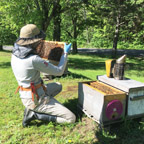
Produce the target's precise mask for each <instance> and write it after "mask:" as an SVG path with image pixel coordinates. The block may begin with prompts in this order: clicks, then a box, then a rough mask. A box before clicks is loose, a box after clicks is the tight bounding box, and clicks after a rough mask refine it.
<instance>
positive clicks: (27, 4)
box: [0, 0, 144, 51]
mask: <svg viewBox="0 0 144 144" xmlns="http://www.w3.org/2000/svg"><path fill="white" fill-rule="evenodd" d="M143 6H144V2H143V1H142V0H137V1H135V0H130V1H128V0H126V1H124V0H117V1H115V0H103V1H101V0H89V1H88V0H73V1H72V0H66V1H63V0H55V1H53V0H43V1H42V0H34V1H29V0H7V1H6V0H1V1H0V45H13V43H14V41H15V40H16V39H17V37H18V36H19V31H20V28H21V27H22V26H24V25H25V24H27V23H34V24H36V25H37V26H38V27H39V28H40V29H42V30H44V31H45V32H46V35H47V39H48V40H53V39H54V40H55V38H54V36H55V37H57V39H61V41H67V42H72V43H73V47H75V50H76V51H77V46H78V47H96V48H112V47H113V45H114V44H113V43H114V42H113V41H114V38H115V36H116V30H118V33H117V38H118V39H117V40H116V41H117V42H118V43H116V44H117V45H118V46H117V47H118V48H122V49H125V48H139V49H142V48H143V40H144V32H143V28H144V9H143ZM118 17H119V24H118V21H117V20H118V19H117V18H118ZM58 26H59V27H58ZM59 37H61V38H59Z"/></svg>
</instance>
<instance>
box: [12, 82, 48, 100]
mask: <svg viewBox="0 0 144 144" xmlns="http://www.w3.org/2000/svg"><path fill="white" fill-rule="evenodd" d="M41 86H42V87H43V90H44V91H46V87H45V86H44V85H43V84H41V83H40V84H38V85H34V83H31V86H30V87H27V88H24V87H22V86H18V88H17V89H16V91H15V94H16V93H17V92H18V90H19V89H20V90H21V91H31V93H32V100H33V101H34V96H35V95H36V98H37V100H39V96H38V94H37V91H36V90H37V89H38V88H40V87H41Z"/></svg>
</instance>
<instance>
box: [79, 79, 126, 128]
mask: <svg viewBox="0 0 144 144" xmlns="http://www.w3.org/2000/svg"><path fill="white" fill-rule="evenodd" d="M113 100H117V101H120V102H121V104H122V106H123V111H122V113H121V115H120V116H118V117H115V118H113V117H112V118H109V117H107V115H106V109H107V106H108V104H109V103H110V102H112V101H113ZM78 106H79V107H80V108H81V109H82V111H83V112H84V113H85V114H86V115H87V116H89V117H90V118H92V119H93V120H95V121H96V122H98V123H100V124H104V125H107V124H111V123H115V122H117V121H121V120H123V117H125V106H126V94H125V93H124V92H122V91H120V90H117V89H115V88H112V87H110V86H107V85H105V84H103V83H100V82H98V81H89V82H79V88H78Z"/></svg>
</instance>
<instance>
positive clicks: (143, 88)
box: [97, 75, 144, 118]
mask: <svg viewBox="0 0 144 144" xmlns="http://www.w3.org/2000/svg"><path fill="white" fill-rule="evenodd" d="M97 79H98V80H99V81H101V82H103V83H105V84H107V85H110V86H112V87H115V88H117V89H119V90H122V91H124V92H125V93H126V94H127V110H126V116H127V118H137V117H141V116H143V115H144V83H141V82H138V81H136V80H131V79H126V78H125V79H124V80H115V79H114V78H108V77H107V76H106V75H102V76H97Z"/></svg>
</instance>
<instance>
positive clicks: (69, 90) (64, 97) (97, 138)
mask: <svg viewBox="0 0 144 144" xmlns="http://www.w3.org/2000/svg"><path fill="white" fill-rule="evenodd" d="M10 59H11V53H10V52H0V93H1V94H0V101H1V104H0V144H1V143H2V144H3V143H9V144H10V143H11V144H15V143H26V144H27V143H30V144H35V143H42V144H69V143H72V144H92V143H97V144H99V143H105V144H110V143H115V144H116V143H125V144H129V143H131V144H132V141H133V142H134V143H137V142H140V143H142V141H143V140H144V139H143V135H144V123H143V122H141V123H137V124H134V123H132V124H131V123H124V124H120V125H119V126H117V128H113V129H112V130H111V131H110V132H107V131H105V130H104V129H103V130H100V129H99V128H98V125H97V124H96V123H95V122H94V121H93V120H91V119H89V118H88V117H86V116H85V115H83V117H82V121H80V119H79V118H78V119H77V122H76V123H75V124H64V125H60V124H55V123H42V122H40V121H34V122H32V124H31V126H30V127H27V128H23V127H22V124H21V122H22V118H23V110H24V106H23V105H22V102H21V100H20V98H19V94H16V95H15V94H14V91H15V89H16V88H17V82H16V80H15V77H14V75H13V73H12V69H11V66H10ZM107 59H109V57H108V56H97V55H80V54H77V55H72V54H71V55H69V64H68V67H69V69H68V70H69V71H70V73H69V75H68V76H66V77H61V78H55V79H54V80H52V82H53V81H59V82H61V83H62V85H63V91H62V92H61V93H60V94H58V95H57V96H56V99H57V100H59V101H60V102H61V103H63V104H64V105H65V106H66V107H68V108H69V109H70V110H71V111H73V112H74V113H75V114H76V115H77V114H78V111H77V100H78V87H77V86H78V82H80V81H86V80H96V76H97V75H104V74H106V71H105V60H107ZM143 65H144V60H143V59H139V58H127V69H126V71H125V74H126V76H127V77H129V78H132V79H135V80H138V81H141V82H144V70H143V67H142V66H143ZM48 82H51V81H48ZM48 82H45V83H48ZM127 131H131V133H128V132H127ZM125 134H126V135H125ZM122 137H123V138H122Z"/></svg>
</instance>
